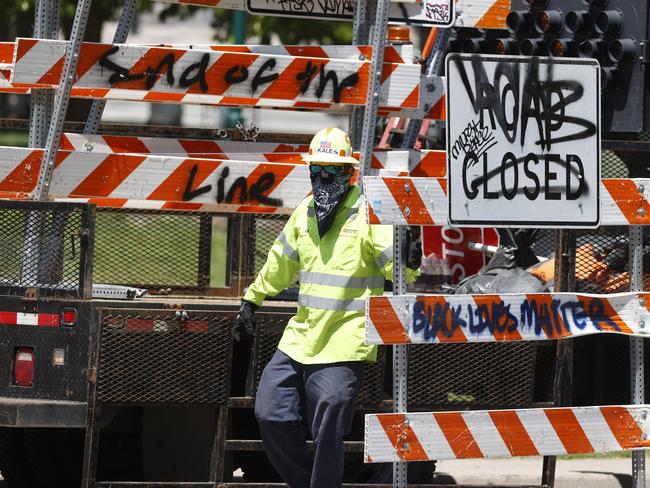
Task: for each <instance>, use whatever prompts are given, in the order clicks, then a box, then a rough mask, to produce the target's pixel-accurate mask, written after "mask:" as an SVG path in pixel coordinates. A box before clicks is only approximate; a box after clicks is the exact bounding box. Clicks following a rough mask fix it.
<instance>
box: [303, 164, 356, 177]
mask: <svg viewBox="0 0 650 488" xmlns="http://www.w3.org/2000/svg"><path fill="white" fill-rule="evenodd" d="M309 171H310V172H311V174H313V175H319V174H321V173H323V172H324V173H327V174H328V175H333V176H335V175H339V174H346V173H352V172H353V171H354V169H353V168H352V167H350V166H334V165H322V164H310V165H309Z"/></svg>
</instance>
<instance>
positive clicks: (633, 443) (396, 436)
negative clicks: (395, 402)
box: [365, 405, 650, 463]
mask: <svg viewBox="0 0 650 488" xmlns="http://www.w3.org/2000/svg"><path fill="white" fill-rule="evenodd" d="M649 414H650V405H635V406H607V407H571V408H543V409H542V408H540V409H525V410H496V411H470V412H435V413H407V414H403V413H395V414H378V415H366V443H365V459H366V462H368V463H383V462H391V461H397V462H400V461H401V462H405V461H429V460H434V459H435V460H445V459H481V458H510V457H519V456H560V455H567V454H594V453H605V452H618V451H630V450H635V449H648V448H650V440H649V439H650V418H649Z"/></svg>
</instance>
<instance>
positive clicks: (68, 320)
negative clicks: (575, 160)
mask: <svg viewBox="0 0 650 488" xmlns="http://www.w3.org/2000/svg"><path fill="white" fill-rule="evenodd" d="M61 325H63V326H64V327H72V326H74V325H77V309H76V308H73V307H63V308H62V309H61Z"/></svg>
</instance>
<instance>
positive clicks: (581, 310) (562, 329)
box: [411, 296, 629, 342]
mask: <svg viewBox="0 0 650 488" xmlns="http://www.w3.org/2000/svg"><path fill="white" fill-rule="evenodd" d="M449 298H451V297H449ZM450 301H451V303H449V302H448V301H447V300H446V299H445V298H444V297H434V296H432V297H426V298H424V297H419V298H418V299H417V300H416V301H415V303H414V305H413V313H412V323H411V329H412V332H413V334H415V335H420V334H421V335H422V337H423V338H424V341H426V342H433V341H435V340H436V339H438V340H444V339H451V338H453V337H455V336H457V334H458V333H459V332H462V333H463V334H464V335H465V336H466V337H480V336H488V335H494V336H499V335H501V336H504V335H510V336H512V335H513V334H517V333H518V334H520V335H521V336H522V337H524V338H528V339H534V338H540V339H543V338H560V337H569V336H572V335H574V334H576V333H579V332H583V333H584V332H588V331H593V332H597V331H611V332H625V331H629V328H628V327H627V325H625V324H624V323H622V322H621V321H620V319H619V318H618V317H617V315H616V312H614V311H613V309H612V307H611V306H610V305H609V303H608V302H607V300H606V299H602V298H598V297H577V298H576V297H573V299H560V298H555V297H552V298H549V299H545V298H539V299H538V298H534V297H531V298H525V299H522V300H518V301H516V300H515V301H514V302H513V301H510V302H509V303H506V302H504V301H502V300H500V299H490V300H477V301H476V303H463V304H454V303H453V299H451V300H450Z"/></svg>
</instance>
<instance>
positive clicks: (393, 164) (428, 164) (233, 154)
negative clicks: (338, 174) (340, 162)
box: [61, 133, 447, 177]
mask: <svg viewBox="0 0 650 488" xmlns="http://www.w3.org/2000/svg"><path fill="white" fill-rule="evenodd" d="M61 149H63V150H67V151H85V152H99V153H136V154H154V155H158V156H161V155H164V156H191V157H201V158H211V159H215V158H217V159H236V160H244V161H246V160H249V159H248V158H249V157H251V156H253V155H255V156H254V157H255V159H254V160H255V161H266V162H274V161H275V162H283V161H284V162H289V163H296V164H299V163H301V162H304V161H303V160H302V158H299V157H296V156H295V154H298V155H299V154H300V153H306V152H307V151H308V149H309V147H308V146H306V145H300V144H298V145H296V144H276V143H266V142H239V141H211V140H199V139H174V138H163V137H134V136H100V135H89V134H75V133H64V134H63V136H62V138H61ZM292 153H294V155H292ZM245 156H246V157H245ZM355 157H358V154H355ZM372 168H373V169H377V170H380V169H383V170H385V171H383V172H382V173H381V174H382V175H385V176H388V175H390V174H393V175H397V176H399V175H403V174H411V175H416V176H422V177H425V176H431V177H444V176H445V175H446V171H447V166H446V153H445V151H428V150H425V151H414V150H412V151H382V150H378V151H375V153H374V154H373V162H372Z"/></svg>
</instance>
